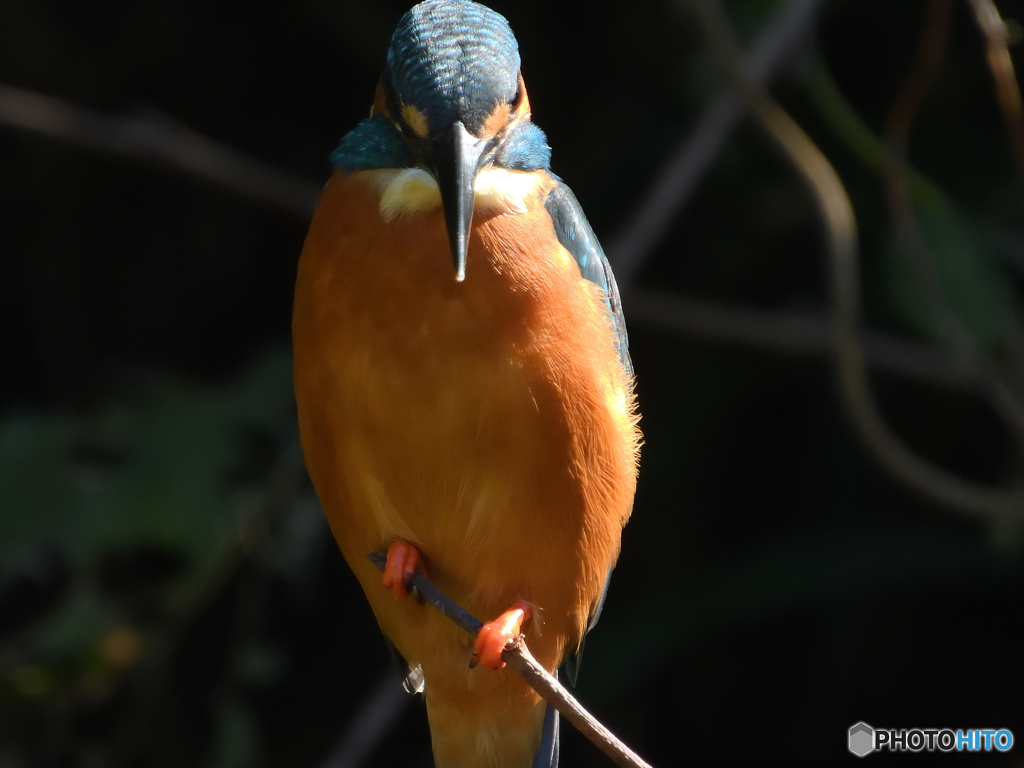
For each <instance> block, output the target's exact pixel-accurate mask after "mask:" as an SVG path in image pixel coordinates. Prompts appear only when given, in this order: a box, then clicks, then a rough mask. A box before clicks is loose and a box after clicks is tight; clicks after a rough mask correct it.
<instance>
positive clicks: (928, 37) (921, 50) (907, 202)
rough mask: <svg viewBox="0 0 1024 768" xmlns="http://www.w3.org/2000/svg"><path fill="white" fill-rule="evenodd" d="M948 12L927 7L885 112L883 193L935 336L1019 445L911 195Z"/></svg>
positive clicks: (1009, 407) (1016, 405) (1010, 409)
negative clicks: (913, 147)
mask: <svg viewBox="0 0 1024 768" xmlns="http://www.w3.org/2000/svg"><path fill="white" fill-rule="evenodd" d="M952 10H953V4H952V0H931V1H930V2H929V4H928V18H927V21H926V23H925V29H924V32H923V34H922V36H921V42H920V43H919V45H918V50H917V56H916V57H915V58H914V62H913V64H912V65H911V68H910V71H909V72H908V73H907V76H906V77H905V78H904V81H903V83H902V85H901V86H900V89H899V91H898V92H897V94H896V98H895V99H894V100H893V103H892V107H891V108H890V110H889V115H888V118H887V120H886V129H885V132H886V139H887V148H888V154H889V156H888V162H887V163H886V166H887V168H886V174H885V182H886V192H887V197H888V202H889V210H890V213H891V215H892V219H893V223H894V226H895V229H896V235H897V238H898V239H899V242H900V245H901V246H902V249H903V252H904V254H905V255H906V257H907V259H908V260H909V262H910V265H911V267H912V269H913V271H914V274H915V277H916V279H917V283H918V285H919V287H920V288H921V291H922V293H923V294H924V297H925V300H926V302H927V304H928V307H929V310H930V312H931V315H932V318H933V320H934V321H935V325H936V327H937V329H938V331H939V334H940V335H941V336H942V337H943V338H944V339H945V341H946V343H947V344H948V345H949V347H950V348H951V349H952V350H953V353H954V354H955V355H956V356H957V358H959V359H960V361H961V362H963V363H964V364H965V365H966V366H968V367H969V368H971V369H972V370H976V371H978V372H979V374H980V376H981V378H980V381H979V383H980V384H982V386H983V389H984V391H985V393H986V394H987V396H988V400H989V402H990V403H991V405H992V407H993V409H994V410H995V412H996V413H997V414H998V415H999V416H1000V417H1001V418H1002V419H1003V421H1004V422H1005V423H1006V425H1007V426H1008V427H1009V428H1010V431H1011V432H1012V434H1013V435H1014V437H1015V438H1016V439H1017V441H1018V442H1021V440H1022V439H1024V407H1022V406H1021V404H1020V402H1019V401H1018V399H1017V398H1016V397H1015V396H1014V394H1013V393H1012V392H1011V391H1010V389H1009V387H1008V386H1007V385H1006V384H1005V382H1004V381H1003V379H1002V378H1001V376H1000V375H999V372H998V371H997V370H996V368H995V366H994V365H993V364H992V363H991V361H989V360H987V359H985V358H984V356H983V355H982V354H981V352H980V350H979V349H978V347H977V345H976V344H975V343H974V340H973V339H972V338H971V335H970V333H968V331H967V328H966V327H965V326H964V323H963V322H962V321H961V319H960V317H959V316H958V315H957V312H956V310H955V309H954V307H953V304H952V302H951V301H950V299H949V296H948V295H947V293H946V290H945V288H944V287H943V285H942V281H941V279H940V278H939V274H938V272H937V271H936V269H935V264H934V262H933V260H932V257H931V255H930V254H929V252H928V245H927V243H926V241H925V238H924V235H923V233H922V232H921V227H920V224H919V223H918V220H917V215H916V213H915V211H914V206H913V202H912V201H911V195H910V182H909V180H908V174H907V142H908V140H909V138H910V131H911V129H912V127H913V124H914V119H915V118H916V116H917V113H918V111H919V110H920V108H921V105H922V103H923V102H924V98H925V96H926V95H927V93H928V91H929V90H930V89H931V86H932V83H933V82H934V81H935V78H936V76H937V75H938V73H939V69H940V68H941V66H942V60H943V57H944V55H945V51H946V42H947V39H948V37H949V24H950V19H951V17H952ZM1011 72H1012V70H1011Z"/></svg>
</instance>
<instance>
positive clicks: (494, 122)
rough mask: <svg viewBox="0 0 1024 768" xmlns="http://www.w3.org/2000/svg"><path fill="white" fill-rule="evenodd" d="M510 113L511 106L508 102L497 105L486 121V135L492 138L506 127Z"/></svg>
mask: <svg viewBox="0 0 1024 768" xmlns="http://www.w3.org/2000/svg"><path fill="white" fill-rule="evenodd" d="M510 114H511V108H510V107H509V105H508V104H505V103H502V104H499V105H498V106H497V107H495V108H494V111H493V112H492V113H491V116H490V117H488V118H487V121H486V122H485V123H484V137H486V138H490V137H491V136H494V135H495V134H496V133H497V132H498V131H500V130H501V129H502V128H504V127H505V123H507V122H508V117H509V115H510Z"/></svg>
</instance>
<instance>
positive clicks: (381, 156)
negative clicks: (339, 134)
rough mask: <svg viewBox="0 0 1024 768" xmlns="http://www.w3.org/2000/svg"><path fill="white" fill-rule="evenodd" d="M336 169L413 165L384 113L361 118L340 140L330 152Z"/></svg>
mask: <svg viewBox="0 0 1024 768" xmlns="http://www.w3.org/2000/svg"><path fill="white" fill-rule="evenodd" d="M330 162H331V169H332V170H335V171H345V172H347V173H350V172H352V171H369V170H373V169H375V168H412V167H413V166H415V165H416V158H415V157H413V154H412V152H411V151H409V147H407V146H406V144H405V142H404V141H403V140H402V135H401V134H400V133H399V132H398V129H397V128H395V126H394V125H393V124H392V123H391V121H390V120H388V118H387V117H385V116H384V115H374V116H373V117H369V118H367V119H366V120H363V121H362V122H361V123H359V125H357V126H356V127H355V128H353V129H352V130H351V131H349V132H348V133H347V134H345V136H344V137H343V138H342V139H341V143H340V144H339V145H338V148H337V149H336V150H334V151H333V152H332V153H331V158H330Z"/></svg>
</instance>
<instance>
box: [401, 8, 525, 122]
mask: <svg viewBox="0 0 1024 768" xmlns="http://www.w3.org/2000/svg"><path fill="white" fill-rule="evenodd" d="M385 75H386V77H387V79H388V82H389V85H390V88H391V90H392V91H393V93H394V95H395V96H396V97H397V99H398V101H399V102H400V103H401V104H408V105H414V106H415V107H416V108H417V109H419V110H420V112H422V113H423V115H424V116H425V117H426V118H427V123H428V125H429V127H430V132H431V134H432V135H436V134H439V133H440V132H441V131H442V130H445V129H447V128H448V126H450V125H451V124H452V123H453V122H454V121H455V120H457V119H458V120H462V121H463V123H464V125H465V126H466V128H467V129H468V130H469V131H470V133H474V134H476V135H479V130H480V128H481V127H482V126H483V124H484V121H486V120H487V118H488V117H489V116H490V114H491V113H492V112H493V111H494V108H495V107H496V106H497V105H498V104H500V103H502V102H505V103H511V102H512V101H513V100H514V99H515V95H516V90H517V88H518V85H519V46H518V44H517V43H516V38H515V36H514V35H513V34H512V30H511V28H510V27H509V25H508V22H507V21H506V20H505V17H504V16H502V15H501V14H498V13H495V12H494V11H492V10H491V9H490V8H487V7H485V6H483V5H480V4H479V3H473V2H469V0H427V2H424V3H420V4H419V5H416V6H414V7H413V8H412V9H411V10H410V11H409V12H408V13H406V14H405V16H403V17H402V19H401V21H399V22H398V27H397V29H395V34H394V36H393V37H392V38H391V47H390V48H389V49H388V60H387V69H386V71H385Z"/></svg>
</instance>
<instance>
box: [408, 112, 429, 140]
mask: <svg viewBox="0 0 1024 768" xmlns="http://www.w3.org/2000/svg"><path fill="white" fill-rule="evenodd" d="M402 120H404V121H405V124H406V125H407V126H409V127H410V128H411V129H412V131H413V133H415V134H416V135H417V136H419V137H420V138H421V139H425V138H426V137H427V134H429V133H430V125H429V123H427V116H426V115H424V114H423V113H422V112H420V111H419V110H418V109H417V108H416V107H414V106H413V105H412V104H404V105H402Z"/></svg>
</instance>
